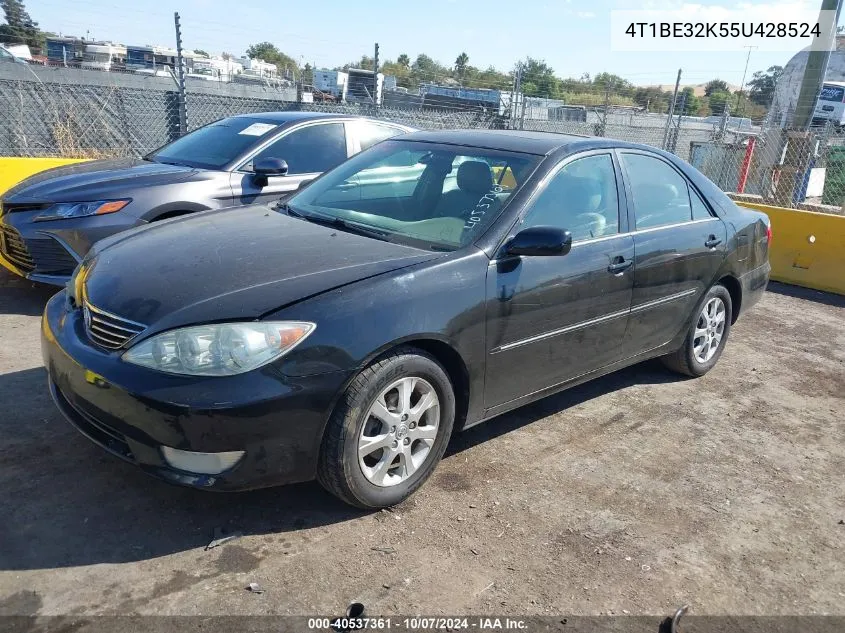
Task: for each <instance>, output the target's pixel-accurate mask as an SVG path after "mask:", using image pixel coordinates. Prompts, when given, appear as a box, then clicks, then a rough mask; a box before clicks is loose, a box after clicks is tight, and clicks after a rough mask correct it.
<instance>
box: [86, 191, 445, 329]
mask: <svg viewBox="0 0 845 633" xmlns="http://www.w3.org/2000/svg"><path fill="white" fill-rule="evenodd" d="M441 256H443V253H435V252H430V251H424V250H419V249H416V248H411V247H408V246H403V245H399V244H393V243H389V242H383V241H380V240H376V239H372V238H369V237H365V236H361V235H355V234H352V233H346V232H343V231H341V230H335V229H333V228H329V227H325V226H321V225H318V224H313V223H311V222H307V221H305V220H302V219H298V218H292V217H290V216H288V215H286V214H282V213H279V212H278V211H275V210H273V209H271V208H270V207H268V206H264V205H256V206H250V207H235V208H230V209H224V210H219V211H208V212H204V213H199V214H196V215H193V216H189V217H183V218H175V219H173V220H168V221H164V222H161V223H155V224H152V225H149V226H146V227H142V228H139V229H135V230H132V231H129V232H128V233H121V234H118V235H115V236H113V237H111V238H107V239H106V240H104V241H102V242H100V243H98V244H97V245H96V246H95V247H94V249H93V250H92V251H91V253H90V255H89V257H87V258H86V260H85V262H84V265H83V273H82V274H83V275H84V279H85V282H84V283H85V291H86V297H87V299H88V301H89V302H90V303H91V304H92V305H94V306H95V307H97V308H99V309H101V310H105V311H106V312H110V313H112V314H114V315H116V316H119V317H122V318H125V319H129V320H132V321H136V322H138V323H142V324H144V325H147V326H149V330H148V331H149V332H158V331H163V330H167V329H171V328H173V327H179V326H182V325H189V324H193V323H202V322H210V321H226V320H233V319H256V318H260V317H261V316H263V315H266V314H268V313H270V312H272V311H274V310H277V309H279V308H282V307H284V306H286V305H289V304H291V303H295V302H296V301H299V300H301V299H304V298H307V297H311V296H314V295H317V294H320V293H322V292H326V291H328V290H331V289H333V288H337V287H340V286H343V285H346V284H349V283H353V282H355V281H359V280H362V279H365V278H367V277H372V276H374V275H379V274H383V273H386V272H389V271H392V270H396V269H398V268H402V267H405V266H409V265H411V264H415V263H419V262H424V261H427V260H431V259H434V258H437V257H441Z"/></svg>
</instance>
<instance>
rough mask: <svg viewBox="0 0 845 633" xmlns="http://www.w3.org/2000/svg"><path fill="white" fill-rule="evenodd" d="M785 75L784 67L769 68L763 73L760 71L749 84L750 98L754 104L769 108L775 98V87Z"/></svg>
mask: <svg viewBox="0 0 845 633" xmlns="http://www.w3.org/2000/svg"><path fill="white" fill-rule="evenodd" d="M781 75H783V66H769V68H768V70H766V71H765V72H763V71H762V70H758V71H757V72H756V73H754V75H753V76H752V77H751V81H749V82H748V98H749V100H750V101H751V102H752V103H756V104H757V105H761V106H767V107H768V106H769V105H770V104H771V103H772V99H773V98H774V96H775V86H777V83H778V79H780V77H781Z"/></svg>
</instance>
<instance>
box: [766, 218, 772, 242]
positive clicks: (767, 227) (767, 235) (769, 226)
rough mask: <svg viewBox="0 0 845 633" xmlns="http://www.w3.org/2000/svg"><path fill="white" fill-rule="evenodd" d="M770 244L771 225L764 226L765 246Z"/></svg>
mask: <svg viewBox="0 0 845 633" xmlns="http://www.w3.org/2000/svg"><path fill="white" fill-rule="evenodd" d="M771 243H772V223H771V222H769V223H768V224H767V225H766V244H771Z"/></svg>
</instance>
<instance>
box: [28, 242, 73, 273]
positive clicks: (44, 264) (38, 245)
mask: <svg viewBox="0 0 845 633" xmlns="http://www.w3.org/2000/svg"><path fill="white" fill-rule="evenodd" d="M26 245H27V247H28V249H29V253H30V255H31V257H32V259H33V260H34V261H35V270H36V271H37V272H39V273H44V274H45V275H49V274H52V275H72V274H73V270H74V269H75V268H76V264H77V263H78V262H77V261H76V259H75V258H74V257H73V255H71V254H70V253H68V252H67V250H65V247H64V246H62V245H61V244H59V243H58V242H57V241H56V240H54V239H53V238H49V237H48V238H46V239H39V240H26Z"/></svg>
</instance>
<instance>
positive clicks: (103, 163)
mask: <svg viewBox="0 0 845 633" xmlns="http://www.w3.org/2000/svg"><path fill="white" fill-rule="evenodd" d="M197 171H198V170H197V169H195V168H193V167H184V166H182V165H163V164H161V163H153V162H150V161H147V160H142V159H140V158H120V159H114V160H94V161H88V162H82V163H74V164H72V165H65V166H63V167H55V168H53V169H48V170H46V171H42V172H41V173H38V174H35V175H34V176H30V177H29V178H27V179H26V180H23V181H22V182H20V183H18V184H17V185H15V186H14V187H12V188H11V189H9V190H8V191H7V192H6V193H5V194H3V201H4V202H6V203H24V204H27V203H45V202H83V201H88V200H99V199H110V198H121V197H124V196H127V195H128V196H129V197H131V195H132V194H131V190H132V189H135V188H137V187H150V186H155V185H163V184H169V183H173V182H181V181H184V180H188V179H189V178H191V177H192V176H193V175H194V174H196V173H197Z"/></svg>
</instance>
